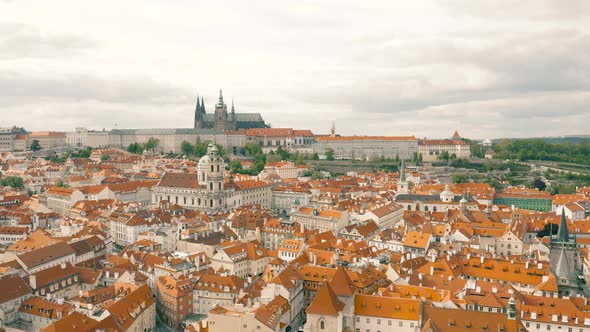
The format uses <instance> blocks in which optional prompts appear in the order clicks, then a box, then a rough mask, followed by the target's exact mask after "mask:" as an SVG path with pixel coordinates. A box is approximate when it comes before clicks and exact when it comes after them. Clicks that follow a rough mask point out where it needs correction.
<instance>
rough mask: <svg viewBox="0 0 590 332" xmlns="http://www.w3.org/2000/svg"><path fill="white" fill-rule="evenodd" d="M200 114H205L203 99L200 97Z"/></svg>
mask: <svg viewBox="0 0 590 332" xmlns="http://www.w3.org/2000/svg"><path fill="white" fill-rule="evenodd" d="M201 113H203V114H205V99H203V96H201Z"/></svg>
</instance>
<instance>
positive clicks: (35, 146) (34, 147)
mask: <svg viewBox="0 0 590 332" xmlns="http://www.w3.org/2000/svg"><path fill="white" fill-rule="evenodd" d="M41 149H42V148H41V144H39V140H36V139H34V140H33V142H32V143H31V151H39V150H41Z"/></svg>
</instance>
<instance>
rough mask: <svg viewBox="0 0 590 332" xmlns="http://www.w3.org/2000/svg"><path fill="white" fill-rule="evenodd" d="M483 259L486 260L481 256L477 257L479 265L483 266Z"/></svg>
mask: <svg viewBox="0 0 590 332" xmlns="http://www.w3.org/2000/svg"><path fill="white" fill-rule="evenodd" d="M485 259H486V258H485V257H483V256H481V257H479V263H480V264H483V262H484V261H485Z"/></svg>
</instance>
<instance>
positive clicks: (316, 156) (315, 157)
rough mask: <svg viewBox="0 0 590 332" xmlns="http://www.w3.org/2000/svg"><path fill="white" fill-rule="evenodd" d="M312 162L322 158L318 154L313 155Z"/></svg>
mask: <svg viewBox="0 0 590 332" xmlns="http://www.w3.org/2000/svg"><path fill="white" fill-rule="evenodd" d="M311 160H320V156H319V155H318V153H317V152H314V153H312V154H311Z"/></svg>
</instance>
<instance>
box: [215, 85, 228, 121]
mask: <svg viewBox="0 0 590 332" xmlns="http://www.w3.org/2000/svg"><path fill="white" fill-rule="evenodd" d="M214 114H215V115H214V116H215V129H217V130H222V131H223V130H228V129H227V128H226V127H227V105H226V104H225V103H224V102H223V92H222V91H221V89H219V99H218V100H217V104H216V105H215V113H214Z"/></svg>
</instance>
